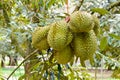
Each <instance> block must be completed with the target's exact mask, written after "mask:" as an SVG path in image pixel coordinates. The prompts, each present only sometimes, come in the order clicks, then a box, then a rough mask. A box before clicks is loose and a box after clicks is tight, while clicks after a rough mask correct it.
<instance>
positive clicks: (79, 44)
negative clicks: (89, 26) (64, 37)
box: [72, 30, 97, 64]
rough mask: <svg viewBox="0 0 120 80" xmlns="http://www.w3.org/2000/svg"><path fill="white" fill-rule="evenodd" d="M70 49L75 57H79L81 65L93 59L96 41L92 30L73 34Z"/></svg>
mask: <svg viewBox="0 0 120 80" xmlns="http://www.w3.org/2000/svg"><path fill="white" fill-rule="evenodd" d="M72 48H73V50H74V53H75V55H76V56H77V57H80V60H81V63H82V64H83V63H84V61H85V60H87V59H90V58H93V54H94V53H95V51H96V49H97V39H96V36H95V33H94V31H93V30H91V31H89V32H81V33H77V34H75V37H74V39H73V41H72Z"/></svg>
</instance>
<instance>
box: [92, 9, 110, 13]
mask: <svg viewBox="0 0 120 80" xmlns="http://www.w3.org/2000/svg"><path fill="white" fill-rule="evenodd" d="M91 11H93V12H97V13H99V14H101V15H105V14H108V13H109V11H107V10H106V9H103V8H92V9H91Z"/></svg>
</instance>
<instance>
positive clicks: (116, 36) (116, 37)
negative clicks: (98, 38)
mask: <svg viewBox="0 0 120 80" xmlns="http://www.w3.org/2000/svg"><path fill="white" fill-rule="evenodd" d="M109 36H110V37H113V38H115V39H117V40H120V36H118V35H115V34H109Z"/></svg>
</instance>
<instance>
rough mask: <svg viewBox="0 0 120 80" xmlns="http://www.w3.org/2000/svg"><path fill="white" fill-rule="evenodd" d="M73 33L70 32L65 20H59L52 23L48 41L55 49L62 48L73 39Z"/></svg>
mask: <svg viewBox="0 0 120 80" xmlns="http://www.w3.org/2000/svg"><path fill="white" fill-rule="evenodd" d="M72 38H73V36H72V33H71V32H70V30H69V28H68V26H67V23H66V22H65V21H63V20H62V21H58V22H55V23H53V24H52V26H51V28H50V30H49V32H48V37H47V40H48V43H49V45H50V47H51V48H53V49H54V50H57V51H59V50H62V49H63V48H65V47H66V46H67V45H68V44H69V43H70V42H71V41H72Z"/></svg>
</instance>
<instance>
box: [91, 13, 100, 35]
mask: <svg viewBox="0 0 120 80" xmlns="http://www.w3.org/2000/svg"><path fill="white" fill-rule="evenodd" d="M93 19H94V28H93V30H94V32H95V34H96V36H98V35H99V33H100V21H99V19H98V18H97V17H96V16H95V15H93Z"/></svg>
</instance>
